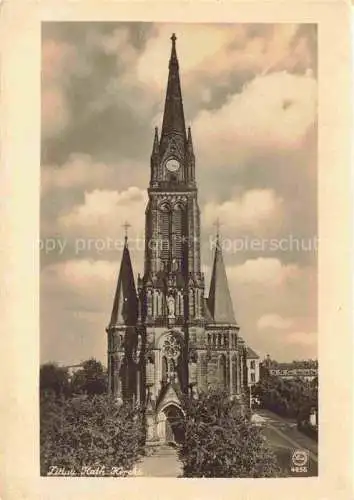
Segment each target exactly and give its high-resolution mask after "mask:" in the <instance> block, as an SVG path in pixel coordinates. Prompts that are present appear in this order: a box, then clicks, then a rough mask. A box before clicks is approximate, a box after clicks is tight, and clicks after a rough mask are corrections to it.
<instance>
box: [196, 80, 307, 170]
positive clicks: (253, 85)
mask: <svg viewBox="0 0 354 500" xmlns="http://www.w3.org/2000/svg"><path fill="white" fill-rule="evenodd" d="M315 121H316V81H315V80H314V79H313V78H311V77H310V76H300V75H292V74H289V73H286V72H281V73H270V74H268V75H265V76H258V77H256V78H254V80H252V81H251V82H249V83H248V84H247V85H246V86H245V87H244V89H243V90H242V92H241V93H237V94H234V95H232V96H231V97H230V98H229V99H228V101H227V103H226V104H224V105H223V106H222V107H221V108H220V109H218V110H202V111H201V112H200V113H199V115H198V116H197V118H196V120H195V121H194V123H193V134H194V138H195V142H196V144H198V150H199V151H200V156H199V162H198V164H199V165H200V166H201V167H202V168H205V167H206V166H209V167H213V168H215V166H217V165H223V166H229V167H232V168H233V169H237V168H238V165H240V164H242V163H243V162H245V161H246V160H247V159H249V158H250V157H251V156H252V155H256V156H262V154H265V153H266V152H269V151H272V150H273V151H277V150H278V151H279V152H281V151H283V150H287V149H290V150H296V149H297V148H299V147H300V146H301V144H302V141H303V140H304V139H305V138H306V134H307V132H308V130H309V129H310V128H311V127H313V126H314V124H315ZM215 144H217V145H218V147H217V148H216V147H215ZM220 151H222V155H221V156H220Z"/></svg>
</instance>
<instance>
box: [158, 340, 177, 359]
mask: <svg viewBox="0 0 354 500" xmlns="http://www.w3.org/2000/svg"><path fill="white" fill-rule="evenodd" d="M162 351H163V354H164V355H165V356H166V357H167V358H170V359H171V358H177V356H178V355H179V353H180V346H179V343H178V341H177V339H176V338H175V337H173V336H172V335H171V336H169V337H167V339H165V341H164V343H163V346H162Z"/></svg>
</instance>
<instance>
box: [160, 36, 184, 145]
mask: <svg viewBox="0 0 354 500" xmlns="http://www.w3.org/2000/svg"><path fill="white" fill-rule="evenodd" d="M176 39H177V38H176V35H175V34H174V33H173V35H172V36H171V40H172V49H171V57H170V62H169V66H168V67H169V73H168V83H167V91H166V100H165V109H164V115H163V122H162V131H161V141H163V139H164V138H165V137H166V136H168V135H170V134H171V133H177V134H180V135H182V136H183V138H184V139H185V138H186V126H185V121H184V111H183V102H182V92H181V83H180V78H179V65H178V59H177V52H176Z"/></svg>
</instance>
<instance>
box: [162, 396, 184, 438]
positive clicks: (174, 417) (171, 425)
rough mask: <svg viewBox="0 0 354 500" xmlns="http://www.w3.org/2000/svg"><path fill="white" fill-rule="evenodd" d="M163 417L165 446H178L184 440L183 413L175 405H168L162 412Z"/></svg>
mask: <svg viewBox="0 0 354 500" xmlns="http://www.w3.org/2000/svg"><path fill="white" fill-rule="evenodd" d="M163 413H164V416H165V419H164V420H165V425H164V427H165V429H164V431H165V433H164V434H165V436H164V437H165V441H166V443H167V444H180V443H182V442H183V439H184V423H183V413H182V411H181V410H180V409H179V408H178V407H177V406H175V405H169V406H167V407H166V408H165V409H164V410H163Z"/></svg>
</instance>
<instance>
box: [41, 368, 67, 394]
mask: <svg viewBox="0 0 354 500" xmlns="http://www.w3.org/2000/svg"><path fill="white" fill-rule="evenodd" d="M39 387H40V392H41V393H44V392H51V393H53V394H55V395H56V396H60V395H64V396H67V395H69V393H70V383H69V375H68V370H67V369H66V368H61V367H59V366H58V365H57V364H56V363H45V364H43V365H41V367H40V374H39Z"/></svg>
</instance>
